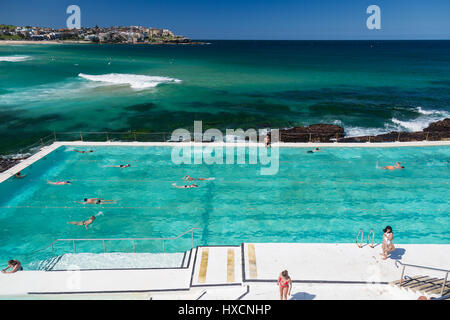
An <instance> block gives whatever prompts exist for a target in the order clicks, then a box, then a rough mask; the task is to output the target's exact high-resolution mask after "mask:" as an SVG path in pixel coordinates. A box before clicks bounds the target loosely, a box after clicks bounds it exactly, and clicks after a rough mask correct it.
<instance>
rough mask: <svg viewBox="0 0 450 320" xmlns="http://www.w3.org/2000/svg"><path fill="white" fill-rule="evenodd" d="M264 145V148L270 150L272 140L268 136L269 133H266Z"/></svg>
mask: <svg viewBox="0 0 450 320" xmlns="http://www.w3.org/2000/svg"><path fill="white" fill-rule="evenodd" d="M264 143H265V144H266V147H267V148H271V147H272V145H271V143H272V138H271V136H270V132H269V133H267V135H266V137H265V138H264Z"/></svg>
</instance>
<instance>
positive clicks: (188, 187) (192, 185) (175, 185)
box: [172, 183, 198, 189]
mask: <svg viewBox="0 0 450 320" xmlns="http://www.w3.org/2000/svg"><path fill="white" fill-rule="evenodd" d="M172 185H173V186H174V187H175V188H178V189H191V188H198V185H196V184H195V183H194V184H191V185H190V186H188V185H186V186H177V184H176V183H172Z"/></svg>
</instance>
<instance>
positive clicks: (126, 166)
mask: <svg viewBox="0 0 450 320" xmlns="http://www.w3.org/2000/svg"><path fill="white" fill-rule="evenodd" d="M109 167H110V168H120V169H123V168H128V167H131V164H129V163H128V164H121V165H118V166H109Z"/></svg>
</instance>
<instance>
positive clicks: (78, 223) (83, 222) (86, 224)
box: [67, 216, 95, 230]
mask: <svg viewBox="0 0 450 320" xmlns="http://www.w3.org/2000/svg"><path fill="white" fill-rule="evenodd" d="M94 220H95V217H94V216H92V217H90V218H89V220H83V221H71V222H67V223H68V224H73V225H75V226H85V227H86V230H87V228H88V227H87V226H88V225H90V224H91V223H92V222H94Z"/></svg>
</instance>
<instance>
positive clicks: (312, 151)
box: [308, 148, 320, 153]
mask: <svg viewBox="0 0 450 320" xmlns="http://www.w3.org/2000/svg"><path fill="white" fill-rule="evenodd" d="M319 151H320V149H319V148H316V149H314V150H309V151H308V153H316V152H319Z"/></svg>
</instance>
